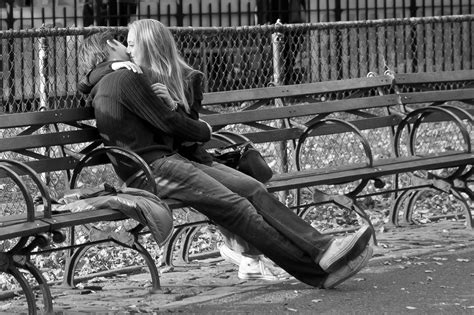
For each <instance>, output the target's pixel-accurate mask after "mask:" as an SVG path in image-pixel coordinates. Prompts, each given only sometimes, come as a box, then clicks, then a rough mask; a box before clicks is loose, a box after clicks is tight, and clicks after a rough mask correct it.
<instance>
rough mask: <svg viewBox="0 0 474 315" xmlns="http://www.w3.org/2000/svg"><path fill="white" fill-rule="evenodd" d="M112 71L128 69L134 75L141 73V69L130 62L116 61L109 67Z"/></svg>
mask: <svg viewBox="0 0 474 315" xmlns="http://www.w3.org/2000/svg"><path fill="white" fill-rule="evenodd" d="M110 67H111V68H112V70H114V71H115V70H118V69H128V70H131V71H133V72H135V73H143V71H142V69H141V68H140V67H139V66H137V65H136V64H134V63H133V62H131V61H117V62H114V63H112V64H111V65H110Z"/></svg>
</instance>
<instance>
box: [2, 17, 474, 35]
mask: <svg viewBox="0 0 474 315" xmlns="http://www.w3.org/2000/svg"><path fill="white" fill-rule="evenodd" d="M472 21H474V14H466V15H450V16H434V17H412V18H402V19H378V20H363V21H338V22H320V23H301V24H272V25H254V26H234V27H232V26H227V27H170V30H171V31H172V32H173V33H179V34H182V35H186V34H188V35H192V34H207V35H215V34H232V33H242V34H245V33H258V34H271V33H278V32H288V31H295V30H309V31H314V30H328V29H329V30H330V29H345V28H354V27H384V26H398V25H417V24H429V23H449V22H472ZM111 29H115V30H116V31H117V32H119V33H126V32H127V30H128V28H127V27H123V26H121V27H109V26H93V27H69V28H57V27H47V26H44V27H41V28H36V29H22V30H6V31H0V39H10V38H24V37H43V36H44V37H48V36H71V35H85V34H92V33H97V32H101V31H105V30H111Z"/></svg>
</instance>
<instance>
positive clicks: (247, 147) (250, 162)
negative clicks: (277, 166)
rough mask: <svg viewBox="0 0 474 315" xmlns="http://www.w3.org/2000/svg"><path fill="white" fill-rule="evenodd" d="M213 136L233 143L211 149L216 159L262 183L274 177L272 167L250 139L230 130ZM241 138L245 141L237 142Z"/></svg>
mask: <svg viewBox="0 0 474 315" xmlns="http://www.w3.org/2000/svg"><path fill="white" fill-rule="evenodd" d="M213 137H214V138H216V139H219V140H223V141H225V142H228V143H231V145H229V146H227V147H224V148H221V149H214V150H213V151H211V155H212V156H213V158H214V161H216V162H219V163H222V164H224V165H227V166H229V167H232V168H234V169H236V170H238V171H240V172H242V173H244V174H247V175H249V176H251V177H253V178H255V179H256V180H258V181H260V182H262V183H265V182H267V181H268V180H270V178H272V176H273V171H272V169H271V168H270V166H268V164H267V162H266V161H265V159H264V158H263V156H262V154H260V152H259V151H258V150H257V149H255V147H254V146H253V144H252V142H251V141H250V140H249V139H247V138H246V137H244V136H242V135H238V134H234V133H230V132H219V133H214V134H213ZM236 139H237V140H236ZM239 140H240V141H243V142H240V143H237V142H238V141H239Z"/></svg>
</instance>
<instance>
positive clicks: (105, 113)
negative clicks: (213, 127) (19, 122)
mask: <svg viewBox="0 0 474 315" xmlns="http://www.w3.org/2000/svg"><path fill="white" fill-rule="evenodd" d="M111 63H112V62H104V63H102V64H100V65H98V66H97V67H96V68H95V69H94V70H92V72H91V73H90V74H89V76H88V78H89V82H88V85H89V86H90V87H92V89H91V90H90V94H91V96H92V105H93V107H94V111H95V117H96V121H97V128H98V129H99V132H100V134H101V136H102V138H103V139H104V143H105V144H106V145H114V146H120V147H125V148H127V149H130V150H132V151H135V152H137V153H138V154H140V155H141V156H142V157H143V158H144V159H145V160H146V161H147V162H149V163H151V162H152V161H154V160H156V159H159V158H161V157H163V156H165V155H168V154H172V153H175V152H177V150H176V148H177V145H176V143H175V141H176V140H175V139H180V141H190V142H206V141H208V140H209V139H210V137H211V133H210V130H209V128H208V126H207V125H206V124H205V123H203V122H201V121H197V120H194V119H191V118H189V117H187V116H185V115H182V114H180V113H177V112H174V111H171V110H170V109H169V107H168V106H167V105H166V104H164V102H163V100H162V99H160V98H159V97H157V96H156V95H155V94H154V93H153V90H152V89H151V87H150V84H149V82H148V81H147V80H146V78H145V76H144V75H142V74H137V73H134V72H133V71H130V70H127V69H121V70H117V71H109V70H108V69H110V64H111ZM80 88H81V89H82V88H83V87H80ZM83 91H85V89H83ZM86 92H87V91H86ZM114 166H116V170H117V171H118V173H119V176H120V177H121V178H122V179H124V176H129V175H131V170H130V169H120V167H119V169H117V165H114ZM125 178H128V177H125Z"/></svg>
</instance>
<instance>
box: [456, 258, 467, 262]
mask: <svg viewBox="0 0 474 315" xmlns="http://www.w3.org/2000/svg"><path fill="white" fill-rule="evenodd" d="M456 261H459V262H469V259H466V258H458V259H456Z"/></svg>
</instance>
